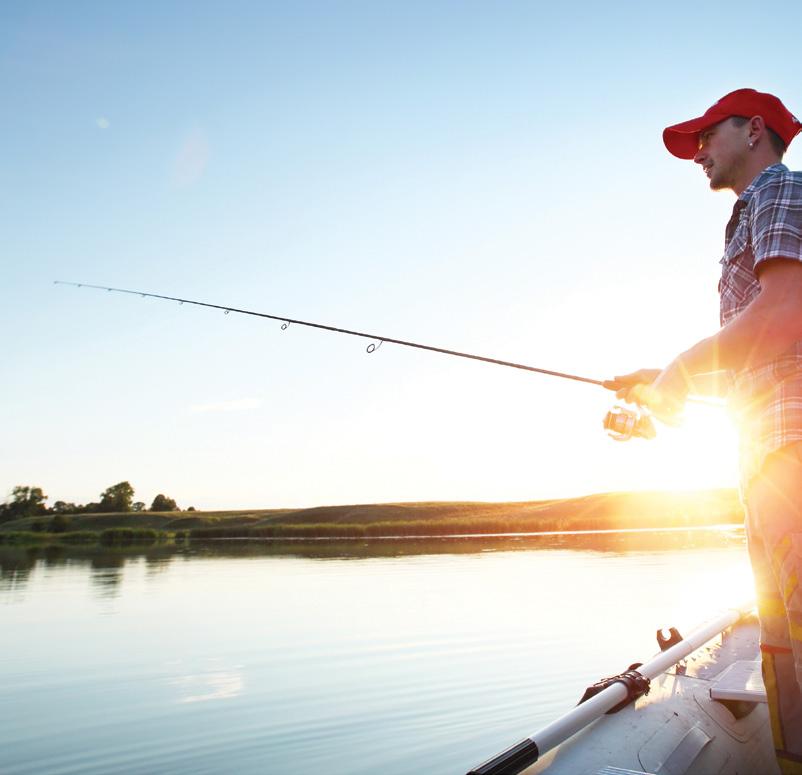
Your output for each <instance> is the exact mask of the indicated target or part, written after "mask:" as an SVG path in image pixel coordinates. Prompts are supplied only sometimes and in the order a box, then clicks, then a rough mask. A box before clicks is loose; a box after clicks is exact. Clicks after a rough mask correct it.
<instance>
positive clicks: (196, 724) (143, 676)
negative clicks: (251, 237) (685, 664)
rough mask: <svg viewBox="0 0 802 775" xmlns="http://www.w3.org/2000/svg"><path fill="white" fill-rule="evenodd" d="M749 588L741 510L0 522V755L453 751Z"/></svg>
mask: <svg viewBox="0 0 802 775" xmlns="http://www.w3.org/2000/svg"><path fill="white" fill-rule="evenodd" d="M750 595H751V576H750V572H749V567H748V561H747V558H746V550H745V546H744V540H743V533H742V531H740V530H737V529H732V530H720V531H693V532H665V533H663V532H659V533H627V534H602V535H593V536H588V535H583V536H578V535H573V536H571V535H566V536H557V537H554V536H552V537H517V538H509V537H504V538H501V537H498V538H463V539H436V540H427V541H423V540H421V541H407V540H405V541H390V540H387V541H380V540H379V541H371V542H365V541H354V542H337V543H334V542H329V541H313V542H280V543H279V542H272V543H252V542H247V543H238V542H225V543H218V544H215V545H213V546H210V545H204V546H202V547H196V546H192V547H189V548H185V549H181V550H178V551H176V550H170V549H166V548H155V549H152V550H148V551H132V550H128V551H126V550H116V551H115V550H100V549H92V550H89V549H80V550H74V549H71V550H69V551H63V550H58V549H51V550H43V549H20V548H14V547H7V546H6V547H4V546H0V678H1V679H2V680H0V772H2V773H4V775H23V774H25V773H36V775H46V774H50V773H53V774H54V775H55V774H57V773H58V774H64V775H66V773H81V775H91V774H92V773H98V774H99V773H103V774H104V775H105V774H106V773H193V775H197V774H198V773H254V774H255V773H259V774H260V775H264V774H265V773H293V774H294V775H304V774H305V773H327V775H346V774H348V775H356V774H358V773H365V774H367V773H371V774H374V773H382V774H383V775H394V774H398V775H401V774H402V773H403V774H404V775H406V774H407V773H420V772H426V773H428V774H429V775H436V774H437V773H443V774H449V775H451V774H454V773H464V772H465V771H466V770H468V769H469V768H470V767H472V766H474V765H476V764H478V763H479V762H480V761H483V760H484V759H486V758H488V757H490V756H491V755H492V754H494V753H496V752H498V751H499V750H501V749H502V748H505V747H507V746H508V745H510V744H511V743H514V742H517V741H518V740H519V739H521V738H522V737H525V736H527V735H529V734H532V733H533V732H535V731H536V730H537V729H538V728H539V727H541V726H543V725H544V724H546V723H548V722H549V721H551V720H552V719H553V718H554V717H555V716H557V715H559V714H561V713H563V712H564V711H565V710H567V709H568V708H569V707H570V706H572V705H574V704H575V703H576V701H577V700H578V698H579V696H580V695H581V693H582V691H583V690H584V688H585V686H587V685H588V684H589V683H592V682H594V681H595V680H597V679H599V678H601V677H602V676H606V675H610V674H613V673H617V672H620V671H621V670H623V669H625V668H626V667H627V666H628V665H629V664H630V663H632V662H635V661H645V659H646V658H647V657H649V656H651V655H652V654H654V653H655V651H657V646H656V642H655V639H654V631H655V630H656V629H657V628H658V627H668V626H677V627H679V628H680V631H683V629H685V630H687V629H690V628H692V627H693V626H695V625H696V624H699V623H700V622H702V621H704V620H705V619H707V618H709V617H710V616H712V615H713V614H715V613H716V612H718V611H719V610H720V609H721V608H726V607H728V606H731V605H735V604H738V603H740V602H742V601H743V600H744V599H746V598H748V597H749V596H750Z"/></svg>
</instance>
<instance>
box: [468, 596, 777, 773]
mask: <svg viewBox="0 0 802 775" xmlns="http://www.w3.org/2000/svg"><path fill="white" fill-rule="evenodd" d="M669 633H670V634H669V635H668V636H666V635H665V634H664V633H663V632H662V631H658V633H657V640H658V645H659V647H660V651H659V652H658V653H657V654H656V655H655V656H654V657H653V658H651V659H650V660H649V661H648V662H646V663H644V664H640V663H636V664H634V665H631V666H630V667H629V668H628V669H627V670H625V671H624V672H623V673H621V674H620V675H617V676H612V677H611V678H608V679H603V680H602V681H600V682H598V683H596V684H594V685H592V686H590V687H588V690H587V691H586V692H585V695H584V696H583V697H582V699H581V701H580V703H579V704H578V705H577V706H576V707H575V708H572V709H571V710H570V711H568V712H567V713H566V714H564V715H563V716H561V717H560V718H559V719H557V720H556V721H554V722H552V723H551V724H548V725H547V726H546V727H544V728H542V729H541V730H539V731H538V732H536V733H535V734H533V735H532V736H531V737H527V738H524V739H523V740H521V741H520V742H519V743H516V744H515V745H513V746H511V747H510V748H508V749H506V750H505V751H502V752H501V753H499V754H497V755H496V756H493V757H492V758H490V759H488V760H487V761H486V762H484V763H482V764H480V765H479V766H477V767H475V768H474V769H472V770H470V772H469V773H468V775H518V773H525V775H541V774H543V775H636V774H637V775H644V773H648V774H649V775H775V774H777V773H779V768H778V766H777V763H776V760H775V757H774V749H773V743H772V738H771V726H770V722H769V714H768V705H767V703H766V692H765V689H764V686H763V680H762V677H761V671H760V652H759V644H758V640H759V625H758V622H757V619H756V617H755V615H754V604H752V603H749V604H747V605H745V606H739V607H738V608H734V609H729V610H727V611H724V612H722V613H720V614H719V615H717V616H716V617H714V618H713V619H711V620H710V621H708V622H706V623H704V624H703V625H701V626H699V627H697V628H696V629H694V630H693V632H691V633H690V634H689V635H687V636H686V637H683V636H682V635H680V634H679V632H678V631H677V630H676V629H675V628H671V630H670V631H669Z"/></svg>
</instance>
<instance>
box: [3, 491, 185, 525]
mask: <svg viewBox="0 0 802 775" xmlns="http://www.w3.org/2000/svg"><path fill="white" fill-rule="evenodd" d="M47 500H49V496H47V495H45V494H44V492H43V491H42V488H41V487H31V486H26V485H18V486H17V487H15V488H14V489H13V490H12V491H11V496H10V498H9V499H8V500H6V502H5V503H0V522H7V521H9V520H11V519H17V518H19V517H37V516H42V515H44V514H55V515H64V514H98V513H103V512H110V511H113V512H127V511H131V512H137V511H181V509H179V508H178V506H177V505H176V502H175V501H174V500H173V499H172V498H169V497H167V496H166V495H163V494H162V493H159V494H158V495H157V496H156V497H155V498H154V499H153V502H152V503H151V504H150V509H148V508H146V506H145V504H144V503H143V502H142V501H135V500H134V488H133V487H132V486H131V484H130V482H118V483H117V484H113V485H112V486H111V487H107V488H106V489H105V490H104V491H103V492H102V493H100V500H99V501H97V502H92V503H85V504H76V503H67V502H66V501H56V502H55V503H54V504H53V505H52V506H51V507H48V506H47V504H46V503H45V501H47ZM187 511H195V507H194V506H190V507H189V508H188V509H187Z"/></svg>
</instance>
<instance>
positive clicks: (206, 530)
mask: <svg viewBox="0 0 802 775" xmlns="http://www.w3.org/2000/svg"><path fill="white" fill-rule="evenodd" d="M48 517H50V518H51V520H50V521H48ZM742 521H743V509H742V507H741V504H740V501H739V500H738V494H737V491H736V490H732V489H721V490H702V491H695V492H662V491H656V492H635V493H632V492H624V493H600V494H596V495H587V496H581V497H577V498H563V499H553V500H543V501H521V502H509V503H488V502H455V501H443V502H422V503H385V504H357V505H345V506H319V507H315V508H306V509H264V510H250V511H246V510H239V511H227V512H225V511H224V512H221V511H214V512H201V511H193V512H183V511H175V512H125V513H107V514H69V515H61V516H60V519H59V521H58V526H59V529H58V530H52V529H49V528H50V527H54V526H55V525H56V522H55V520H52V515H38V516H33V517H23V518H18V519H14V520H9V521H6V522H5V523H2V524H0V543H5V544H9V543H15V544H19V543H33V544H47V543H58V544H79V543H100V544H104V545H110V546H113V545H117V544H126V545H128V544H132V543H137V544H143V545H148V544H156V543H184V542H188V541H204V540H218V539H250V540H268V539H313V538H319V539H338V538H342V539H362V540H364V539H373V538H384V539H392V538H397V539H401V538H438V537H451V538H454V537H470V536H483V537H488V536H493V535H503V536H508V537H514V536H536V535H570V534H576V533H583V534H584V533H600V532H621V531H647V530H655V531H657V530H687V529H695V528H700V527H706V528H715V527H716V526H720V525H738V524H739V523H742Z"/></svg>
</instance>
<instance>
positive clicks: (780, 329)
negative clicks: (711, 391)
mask: <svg viewBox="0 0 802 775" xmlns="http://www.w3.org/2000/svg"><path fill="white" fill-rule="evenodd" d="M800 338H802V321H800V310H799V309H798V308H795V307H794V306H793V305H791V304H783V305H780V306H777V305H770V304H769V303H767V301H765V300H763V299H762V294H761V295H760V296H758V297H757V298H756V299H755V301H753V302H752V304H750V305H749V306H748V307H747V308H746V309H745V310H744V311H743V313H742V314H741V315H739V316H738V317H737V318H735V319H734V320H732V321H730V322H729V323H728V324H727V325H726V326H724V327H723V328H722V329H721V330H720V331H718V333H716V334H714V335H713V336H710V337H708V338H707V339H702V341H700V342H697V343H696V344H695V345H694V346H693V347H691V348H690V349H689V350H687V351H686V352H684V353H682V355H680V356H679V357H678V358H677V361H678V362H679V363H680V364H681V367H682V368H683V370H684V371H686V372H687V374H688V376H689V377H693V375H695V374H707V373H709V372H714V371H721V370H725V369H733V370H736V371H737V370H740V369H743V368H747V367H751V366H757V365H759V364H761V363H764V362H765V361H768V360H771V359H772V358H774V357H776V356H777V355H780V353H782V352H784V351H785V350H787V349H788V348H789V347H791V345H792V344H793V343H794V342H796V341H797V340H798V339H800Z"/></svg>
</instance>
